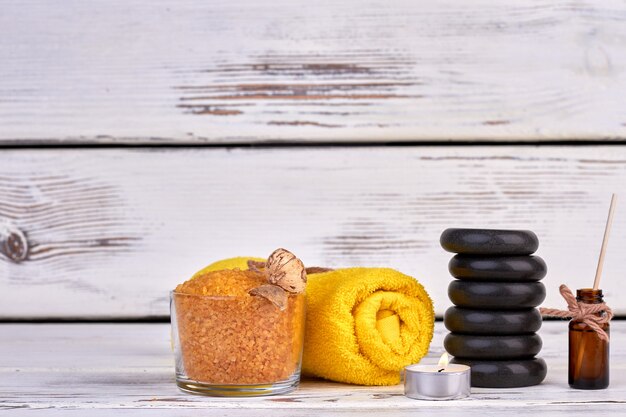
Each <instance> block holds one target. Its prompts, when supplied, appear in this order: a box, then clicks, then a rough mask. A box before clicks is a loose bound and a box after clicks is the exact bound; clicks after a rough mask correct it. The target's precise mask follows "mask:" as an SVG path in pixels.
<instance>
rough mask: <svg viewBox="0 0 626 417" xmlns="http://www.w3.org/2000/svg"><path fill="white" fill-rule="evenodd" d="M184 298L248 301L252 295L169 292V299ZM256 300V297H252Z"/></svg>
mask: <svg viewBox="0 0 626 417" xmlns="http://www.w3.org/2000/svg"><path fill="white" fill-rule="evenodd" d="M304 294H305V292H304V291H303V292H301V293H289V294H288V296H292V295H295V296H298V295H304ZM181 295H182V296H185V297H197V298H204V299H207V300H243V299H248V298H250V297H254V296H253V295H250V294H246V295H203V294H188V293H185V292H176V290H170V298H174V296H181ZM254 298H256V297H254Z"/></svg>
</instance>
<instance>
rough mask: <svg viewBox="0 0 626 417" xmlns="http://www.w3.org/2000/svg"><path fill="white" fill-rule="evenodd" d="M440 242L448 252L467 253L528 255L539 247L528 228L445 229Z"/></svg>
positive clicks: (535, 236) (537, 241)
mask: <svg viewBox="0 0 626 417" xmlns="http://www.w3.org/2000/svg"><path fill="white" fill-rule="evenodd" d="M440 242H441V246H442V247H443V248H444V249H445V250H447V251H448V252H454V253H462V254H467V255H530V254H531V253H534V252H535V251H536V250H537V248H538V247H539V239H537V235H535V234H534V233H533V232H531V231H530V230H495V229H446V230H444V231H443V233H442V234H441V238H440Z"/></svg>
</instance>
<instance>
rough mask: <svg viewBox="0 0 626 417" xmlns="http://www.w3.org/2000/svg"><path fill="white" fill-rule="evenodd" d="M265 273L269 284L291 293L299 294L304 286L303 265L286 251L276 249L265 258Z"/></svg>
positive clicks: (304, 272) (304, 271) (304, 273)
mask: <svg viewBox="0 0 626 417" xmlns="http://www.w3.org/2000/svg"><path fill="white" fill-rule="evenodd" d="M265 271H266V274H267V277H268V281H269V282H270V284H275V285H278V286H280V287H282V288H284V289H285V290H287V291H289V292H291V293H300V292H303V291H304V288H305V286H306V270H305V269H304V264H303V263H302V261H301V260H300V259H298V258H297V257H296V255H294V254H293V253H291V252H289V251H288V250H286V249H276V250H275V251H274V252H272V254H271V255H270V256H269V258H267V263H266V264H265Z"/></svg>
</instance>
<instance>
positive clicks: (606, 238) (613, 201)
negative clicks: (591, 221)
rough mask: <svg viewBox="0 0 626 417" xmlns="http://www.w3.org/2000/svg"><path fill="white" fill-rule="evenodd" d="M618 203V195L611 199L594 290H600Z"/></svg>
mask: <svg viewBox="0 0 626 417" xmlns="http://www.w3.org/2000/svg"><path fill="white" fill-rule="evenodd" d="M616 203H617V195H616V194H613V196H612V197H611V207H610V208H609V217H607V219H606V227H605V228H604V239H602V248H601V249H600V259H598V268H597V269H596V278H595V279H594V281H593V289H594V290H597V289H598V288H600V278H601V277H602V266H603V265H604V255H605V254H606V245H607V243H608V242H609V234H610V233H611V225H612V224H613V213H614V212H615V205H616Z"/></svg>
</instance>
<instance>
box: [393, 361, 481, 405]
mask: <svg viewBox="0 0 626 417" xmlns="http://www.w3.org/2000/svg"><path fill="white" fill-rule="evenodd" d="M444 355H445V354H444ZM445 356H446V360H445V363H444V364H442V363H441V362H442V361H440V364H438V365H409V366H407V367H406V368H404V370H405V374H404V395H406V396H407V397H409V398H414V399H416V400H457V399H460V398H465V397H467V396H469V395H470V382H471V378H470V375H471V374H470V367H469V366H467V365H459V364H452V365H448V364H447V355H445ZM442 359H444V358H443V357H442Z"/></svg>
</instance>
